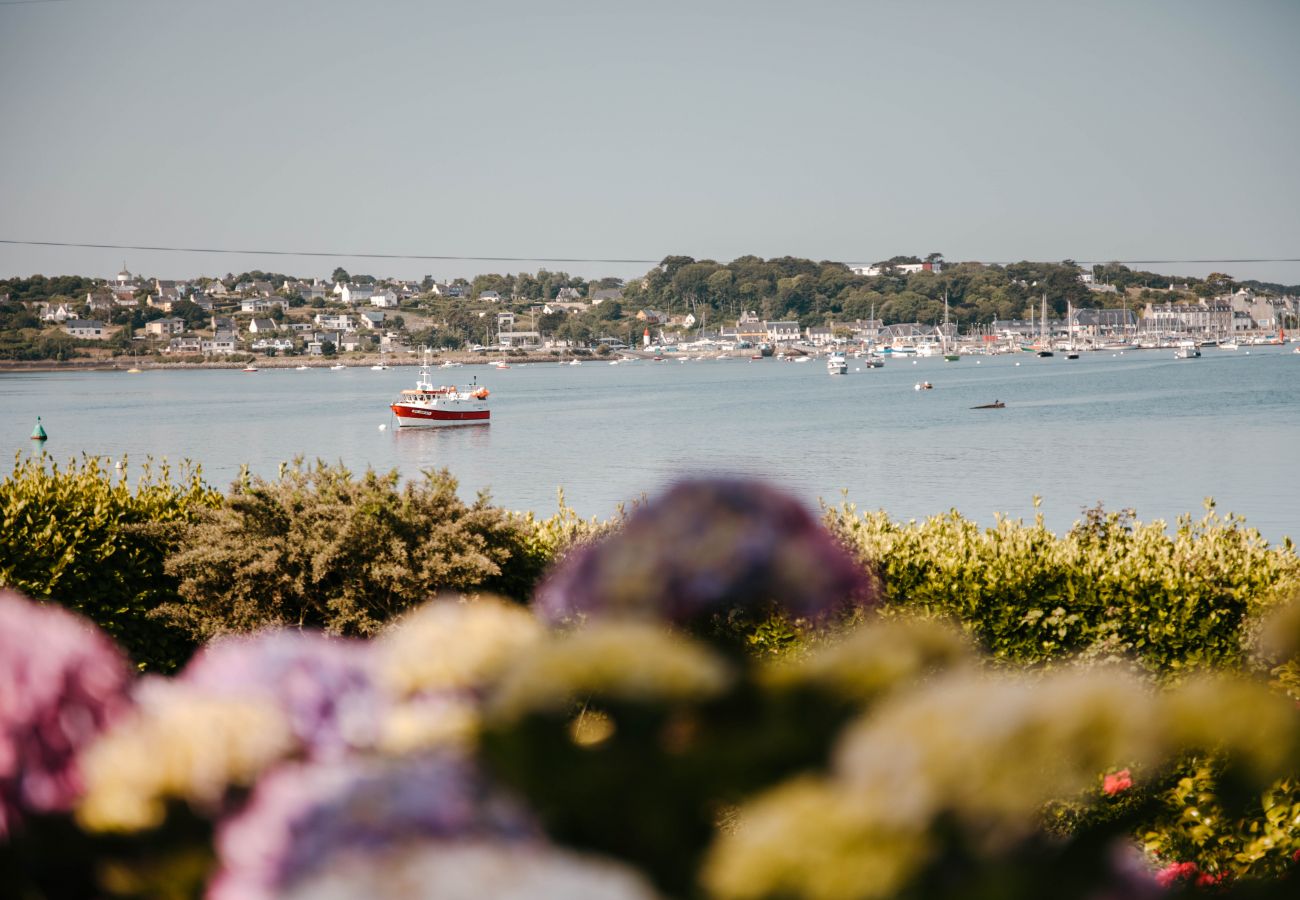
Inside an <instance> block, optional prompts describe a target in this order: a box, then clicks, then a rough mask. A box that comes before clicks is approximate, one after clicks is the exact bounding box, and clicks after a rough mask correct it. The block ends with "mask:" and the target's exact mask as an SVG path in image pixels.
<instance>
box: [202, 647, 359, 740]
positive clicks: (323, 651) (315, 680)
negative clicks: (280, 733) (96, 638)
mask: <svg viewBox="0 0 1300 900" xmlns="http://www.w3.org/2000/svg"><path fill="white" fill-rule="evenodd" d="M177 681H178V683H180V684H182V685H184V686H186V687H188V688H193V689H195V690H198V691H201V692H203V693H205V694H210V695H215V696H223V697H248V696H261V697H265V698H266V699H268V700H270V701H271V702H272V703H274V704H275V705H276V706H277V707H279V709H280V710H281V711H282V712H283V713H284V714H285V716H286V717H287V719H288V722H289V726H290V728H292V729H293V732H294V735H295V736H296V737H297V738H298V740H299V742H300V743H301V744H302V747H303V751H304V752H305V753H306V754H307V755H308V756H311V757H312V758H315V759H332V758H337V757H339V756H343V755H346V754H347V753H349V752H350V751H352V750H354V749H358V748H365V747H368V746H369V745H371V744H372V743H373V742H374V740H375V737H376V735H377V734H378V730H379V722H380V719H381V714H382V705H383V702H384V700H383V698H382V697H381V695H380V692H379V691H378V689H377V688H376V686H375V680H374V676H373V670H372V662H371V649H370V645H369V644H368V643H367V642H365V641H357V640H350V639H348V638H336V637H330V636H328V635H324V634H321V633H319V632H314V631H297V630H292V629H278V630H277V629H270V630H267V631H260V632H257V633H255V634H251V635H236V636H231V637H225V638H219V639H218V640H215V641H212V642H211V643H209V644H208V645H207V646H206V647H204V648H203V649H202V650H200V651H199V653H198V654H196V655H195V657H194V659H192V660H191V661H190V663H189V665H187V666H186V667H185V670H184V671H183V672H181V674H180V676H179V677H178V678H177Z"/></svg>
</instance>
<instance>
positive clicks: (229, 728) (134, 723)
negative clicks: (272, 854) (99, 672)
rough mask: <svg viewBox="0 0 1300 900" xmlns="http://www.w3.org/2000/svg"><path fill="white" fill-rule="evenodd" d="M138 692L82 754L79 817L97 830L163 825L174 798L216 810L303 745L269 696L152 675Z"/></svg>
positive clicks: (85, 823)
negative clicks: (216, 691) (219, 691)
mask: <svg viewBox="0 0 1300 900" xmlns="http://www.w3.org/2000/svg"><path fill="white" fill-rule="evenodd" d="M134 700H135V708H134V709H132V710H131V711H130V713H128V714H127V715H125V716H123V717H121V718H120V719H119V720H118V722H117V723H116V724H114V726H113V727H112V728H111V729H110V730H109V731H108V732H107V733H106V734H105V735H104V736H103V737H101V738H100V739H99V740H97V741H96V742H95V743H94V744H92V745H91V746H90V747H89V748H88V749H87V751H86V753H85V754H83V756H82V761H81V763H82V769H83V772H84V775H85V780H86V791H85V795H84V796H83V797H82V799H81V803H80V806H79V807H78V809H77V818H78V820H79V821H80V822H81V824H82V825H83V826H84V827H86V828H88V829H91V830H94V831H138V830H141V829H146V828H153V827H156V826H158V825H161V824H162V822H163V819H164V817H165V815H166V806H165V801H166V800H168V799H171V798H175V799H182V800H186V801H188V802H189V803H190V804H192V805H194V806H197V807H199V808H200V809H201V810H202V811H204V812H212V811H214V810H216V809H218V808H219V807H220V805H221V802H222V800H223V799H224V798H225V796H226V793H227V791H228V790H229V789H230V788H231V787H232V786H243V785H249V784H252V783H253V782H254V781H255V780H256V779H257V778H258V777H259V776H260V775H261V774H262V773H263V772H265V771H266V770H267V769H268V768H270V767H271V766H273V765H275V764H276V763H278V762H280V761H281V760H283V759H285V758H287V757H288V756H290V755H291V754H292V753H294V752H295V750H296V749H297V747H298V742H297V741H296V740H295V739H294V736H293V734H292V733H291V730H290V727H289V724H288V722H287V721H286V717H285V715H284V714H283V713H282V712H281V711H280V710H279V709H278V708H277V707H276V706H275V704H274V703H272V702H271V701H270V700H269V699H268V698H266V697H265V696H227V697H217V696H212V695H209V694H204V693H202V692H199V691H195V690H194V689H192V688H190V687H188V686H187V685H184V684H182V683H181V682H179V681H174V680H167V679H163V678H147V679H145V680H144V681H142V682H141V683H140V685H139V687H138V688H137V690H136V691H135V694H134Z"/></svg>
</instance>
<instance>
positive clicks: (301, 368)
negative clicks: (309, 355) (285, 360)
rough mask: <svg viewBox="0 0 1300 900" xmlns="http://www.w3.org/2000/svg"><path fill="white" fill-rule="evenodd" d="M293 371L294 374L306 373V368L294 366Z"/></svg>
mask: <svg viewBox="0 0 1300 900" xmlns="http://www.w3.org/2000/svg"><path fill="white" fill-rule="evenodd" d="M293 370H294V371H295V372H306V371H307V367H306V366H294V367H293Z"/></svg>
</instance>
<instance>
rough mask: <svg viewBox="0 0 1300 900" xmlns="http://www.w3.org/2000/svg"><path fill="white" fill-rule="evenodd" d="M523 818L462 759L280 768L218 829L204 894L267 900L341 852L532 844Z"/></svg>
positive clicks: (533, 833)
mask: <svg viewBox="0 0 1300 900" xmlns="http://www.w3.org/2000/svg"><path fill="white" fill-rule="evenodd" d="M539 838H540V832H539V830H538V829H537V826H536V825H535V824H534V823H533V821H532V819H531V818H530V817H529V816H528V814H527V813H526V812H525V811H524V810H523V808H522V807H521V806H519V805H518V804H516V803H515V802H514V801H513V800H512V799H511V798H510V797H508V796H506V795H505V794H504V793H502V792H501V791H500V790H499V789H498V788H496V787H495V786H493V785H492V784H491V783H490V782H489V781H488V780H487V779H486V778H485V777H484V776H483V775H482V774H481V773H480V772H479V771H478V769H477V768H476V767H475V766H474V765H473V764H472V763H471V762H470V761H469V760H467V759H462V758H457V757H452V756H439V757H420V756H416V757H405V758H403V759H400V760H377V759H361V758H353V759H350V760H344V761H333V762H327V763H308V764H302V765H291V766H285V767H282V768H280V769H277V770H275V771H274V772H272V773H271V774H270V775H268V776H266V777H265V778H263V779H262V780H261V781H259V782H258V784H257V787H256V788H255V789H254V791H253V794H252V796H251V797H250V798H249V802H248V804H247V805H246V806H245V807H244V809H243V810H241V811H240V812H239V813H238V814H236V815H234V816H232V817H230V818H229V819H227V820H225V821H224V822H222V823H221V825H220V828H219V830H218V832H217V840H216V846H217V855H218V858H219V860H220V869H219V871H218V873H217V875H216V877H215V879H214V880H213V882H212V883H211V884H210V885H209V888H208V900H272V898H275V897H279V896H281V894H282V892H284V891H285V890H288V889H290V888H291V887H292V886H293V885H294V884H296V883H297V882H298V881H300V880H302V879H304V878H307V877H310V876H311V875H312V874H313V873H314V872H316V871H317V870H319V869H320V868H322V867H324V866H325V865H326V864H327V863H329V862H331V861H334V860H337V859H339V858H341V857H342V856H344V855H347V854H352V855H355V856H380V855H382V854H384V853H386V852H388V851H390V850H393V849H395V848H400V847H403V846H406V845H408V844H411V843H412V842H417V841H432V842H439V841H450V842H455V841H464V840H470V839H480V840H491V841H499V842H504V843H507V844H518V843H521V842H522V843H531V842H534V841H536V840H538V839H539Z"/></svg>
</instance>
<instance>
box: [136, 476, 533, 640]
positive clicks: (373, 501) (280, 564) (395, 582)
mask: <svg viewBox="0 0 1300 900" xmlns="http://www.w3.org/2000/svg"><path fill="white" fill-rule="evenodd" d="M529 537H530V534H529V529H528V528H527V527H526V520H524V519H523V518H521V517H519V516H515V515H512V514H510V513H508V512H505V511H503V510H501V509H500V508H498V507H493V506H491V505H489V503H488V499H487V497H486V496H480V497H479V498H478V499H477V500H476V501H475V502H474V503H473V504H472V505H467V504H465V503H464V502H462V501H461V500H460V499H459V498H458V497H457V496H456V481H455V480H454V479H453V478H452V477H451V476H450V475H449V474H448V473H447V472H446V471H445V470H444V471H442V472H425V473H424V474H423V478H422V479H420V480H416V481H411V482H408V483H407V484H406V485H405V486H402V485H401V484H400V483H399V477H398V474H397V472H396V471H392V472H388V473H387V474H378V473H376V472H374V471H367V472H366V473H365V474H364V475H363V476H361V477H360V478H354V477H353V475H352V473H351V472H349V471H348V470H347V469H345V468H343V467H342V466H341V465H339V466H330V465H326V464H324V463H321V462H317V463H316V464H315V465H314V466H310V467H304V466H303V465H302V463H301V461H299V462H297V463H295V464H294V465H293V466H283V467H281V471H280V476H279V478H278V480H276V481H264V480H262V479H260V478H251V477H248V476H247V475H245V477H244V478H243V479H242V480H241V481H239V482H237V483H236V484H235V485H234V486H233V487H232V488H231V492H230V494H229V496H228V498H227V500H226V502H225V504H224V505H222V506H220V507H217V508H214V509H211V510H207V511H206V512H205V513H204V514H203V515H201V516H199V517H198V518H196V519H195V521H194V522H193V523H191V524H190V525H189V527H188V528H187V529H186V530H185V532H184V534H183V537H182V545H181V549H180V550H179V551H178V552H177V553H175V554H174V555H172V556H171V557H170V558H169V559H168V560H167V572H168V573H169V574H170V575H172V576H174V577H175V578H177V579H178V581H179V593H180V596H181V598H182V599H181V600H180V601H179V602H174V603H169V604H166V605H165V606H163V607H161V608H160V609H159V610H158V612H157V614H158V615H159V616H160V617H162V618H163V619H164V620H165V621H167V622H168V623H170V624H173V625H175V626H178V627H180V628H182V629H184V630H185V631H187V632H188V633H189V634H191V635H193V636H194V637H195V638H199V639H207V638H210V637H213V636H216V635H219V634H223V633H226V632H232V631H248V630H251V629H254V628H261V627H265V626H269V625H289V626H299V627H313V628H322V629H324V630H326V631H328V632H330V633H334V634H348V635H364V634H372V633H374V632H375V631H377V630H378V629H379V627H380V626H381V625H382V624H383V623H384V622H385V621H387V620H388V619H390V618H391V617H393V616H395V615H397V614H398V613H400V612H402V611H403V610H405V609H407V608H408V607H410V606H413V605H416V604H419V603H422V602H423V601H425V600H427V599H428V598H429V597H430V596H432V595H433V594H436V593H437V592H439V591H443V590H447V591H472V590H478V589H482V590H488V591H494V592H497V593H501V594H504V595H506V596H509V597H512V598H514V599H517V600H523V599H525V598H526V597H527V595H528V592H529V591H530V590H531V589H532V586H533V583H534V582H535V581H536V579H537V576H538V575H539V574H540V571H541V565H542V560H541V558H540V557H539V556H537V555H536V554H535V553H533V552H531V551H530V549H529V543H528V541H529Z"/></svg>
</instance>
